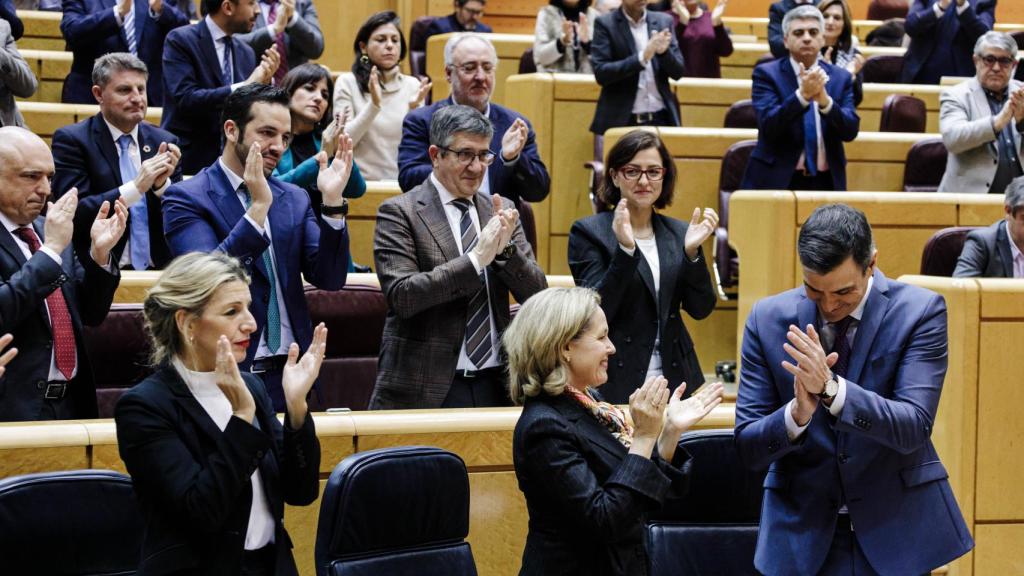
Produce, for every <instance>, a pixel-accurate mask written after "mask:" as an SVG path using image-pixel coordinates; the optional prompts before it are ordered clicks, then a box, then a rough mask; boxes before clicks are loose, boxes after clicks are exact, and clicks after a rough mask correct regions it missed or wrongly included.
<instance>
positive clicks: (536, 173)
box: [398, 96, 551, 202]
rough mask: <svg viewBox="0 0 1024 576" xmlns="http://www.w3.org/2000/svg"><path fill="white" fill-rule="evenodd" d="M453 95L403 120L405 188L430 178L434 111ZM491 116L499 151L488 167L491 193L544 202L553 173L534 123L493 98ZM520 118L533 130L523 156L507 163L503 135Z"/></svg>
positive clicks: (494, 146) (401, 164)
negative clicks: (543, 158) (544, 158)
mask: <svg viewBox="0 0 1024 576" xmlns="http://www.w3.org/2000/svg"><path fill="white" fill-rule="evenodd" d="M451 105H452V98H451V96H449V97H448V98H445V99H444V100H442V101H440V102H435V103H433V104H431V105H430V106H421V107H420V108H417V109H415V110H413V111H412V112H409V113H408V114H407V115H406V116H405V121H404V122H403V123H402V142H401V144H399V145H398V184H399V185H400V186H401V187H402V191H403V192H408V191H409V190H412V189H413V188H415V187H417V186H419V185H420V184H422V183H423V181H424V180H426V179H427V178H428V177H429V176H430V173H431V171H433V166H431V164H430V155H429V154H428V153H427V150H428V149H429V148H430V119H431V118H433V116H434V112H436V111H437V110H438V109H439V108H441V107H443V106H451ZM490 108H491V109H490V113H489V114H488V116H487V117H488V118H489V119H490V121H491V125H492V126H494V137H493V138H491V150H492V151H493V152H494V153H496V154H498V157H497V158H495V159H494V163H493V164H491V165H490V166H488V167H487V179H488V182H489V183H490V186H491V194H500V195H502V196H504V197H505V198H508V199H510V200H512V201H513V202H518V201H519V200H520V199H522V200H525V201H527V202H540V201H541V200H544V199H545V198H547V197H548V192H549V191H550V189H551V177H550V176H548V169H547V168H546V167H545V166H544V163H543V162H541V160H540V154H538V153H537V142H536V137H535V135H534V133H533V125H531V124H530V121H529V120H527V119H526V117H525V116H523V115H522V114H520V113H518V112H516V111H515V110H510V109H508V108H505V107H504V106H499V105H497V104H495V103H494V102H491V105H490ZM516 118H522V119H523V121H524V122H526V126H527V128H528V129H529V134H528V135H527V137H526V144H524V145H523V149H522V151H520V153H519V160H518V161H516V163H515V164H513V165H511V166H506V165H505V163H504V162H503V161H502V160H501V154H500V151H501V138H502V136H504V135H505V131H506V130H508V127H509V126H511V125H512V123H513V122H515V120H516Z"/></svg>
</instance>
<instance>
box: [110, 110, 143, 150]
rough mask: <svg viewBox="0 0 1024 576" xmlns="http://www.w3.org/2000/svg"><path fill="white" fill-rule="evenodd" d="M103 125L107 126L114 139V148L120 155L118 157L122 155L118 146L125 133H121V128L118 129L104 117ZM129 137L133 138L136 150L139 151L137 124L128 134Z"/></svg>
mask: <svg viewBox="0 0 1024 576" xmlns="http://www.w3.org/2000/svg"><path fill="white" fill-rule="evenodd" d="M103 123H104V124H106V125H107V130H110V137H111V138H113V139H114V148H116V149H117V153H118V155H120V154H121V148H120V147H119V146H118V145H117V140H118V139H119V138H120V137H121V136H123V135H124V134H125V133H124V132H121V129H120V128H118V127H117V126H114V125H113V124H111V123H110V122H109V121H107V118H106V117H105V116H104V117H103ZM128 135H129V136H131V137H132V144H135V148H136V149H138V148H139V125H138V124H136V125H135V126H134V127H133V128H132V131H131V132H128Z"/></svg>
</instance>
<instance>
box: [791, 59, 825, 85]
mask: <svg viewBox="0 0 1024 576" xmlns="http://www.w3.org/2000/svg"><path fill="white" fill-rule="evenodd" d="M820 60H821V55H820V54H819V55H818V60H815V61H814V66H811V67H810V68H808V69H807V71H808V72H810V71H811V70H814V69H815V68H817V67H818V62H819V61H820ZM789 64H790V65H791V66H792V67H793V73H794V74H796V78H797V80H798V81H799V80H800V63H799V62H797V61H796V59H795V58H793V57H792V56H790V57H789Z"/></svg>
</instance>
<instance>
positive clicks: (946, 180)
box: [939, 32, 1024, 194]
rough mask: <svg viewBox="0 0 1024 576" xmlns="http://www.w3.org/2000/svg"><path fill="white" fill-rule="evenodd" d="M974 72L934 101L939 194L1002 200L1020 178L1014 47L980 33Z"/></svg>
mask: <svg viewBox="0 0 1024 576" xmlns="http://www.w3.org/2000/svg"><path fill="white" fill-rule="evenodd" d="M974 66H975V69H976V70H977V73H976V75H975V76H974V78H971V79H970V80H968V81H966V82H962V83H960V84H957V85H956V86H953V87H951V88H949V89H947V90H944V91H943V92H942V95H941V96H940V97H939V132H941V133H942V141H943V143H945V145H946V149H947V150H948V151H949V154H948V159H947V160H946V173H945V174H944V175H943V176H942V182H941V183H940V184H939V191H940V192H972V193H978V194H984V193H986V192H987V193H989V194H1002V193H1003V192H1004V191H1005V190H1006V185H1007V184H1009V183H1010V181H1011V180H1013V179H1014V178H1016V177H1018V176H1021V175H1022V174H1024V172H1022V171H1021V158H1020V154H1021V130H1024V85H1022V84H1021V83H1020V82H1018V81H1017V80H1012V79H1011V76H1013V71H1014V68H1015V67H1016V66H1017V42H1016V41H1015V40H1014V39H1013V37H1012V36H1010V35H1009V34H1004V33H1002V32H987V33H985V34H984V35H982V36H981V37H980V38H978V41H977V42H976V43H975V45H974Z"/></svg>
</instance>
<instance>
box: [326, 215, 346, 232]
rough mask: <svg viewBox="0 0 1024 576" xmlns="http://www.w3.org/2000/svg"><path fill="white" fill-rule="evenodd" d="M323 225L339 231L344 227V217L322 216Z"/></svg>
mask: <svg viewBox="0 0 1024 576" xmlns="http://www.w3.org/2000/svg"><path fill="white" fill-rule="evenodd" d="M323 221H324V224H327V225H328V226H330V227H331V228H334V229H335V230H341V229H342V228H344V226H345V217H344V216H342V217H341V218H335V217H333V216H323Z"/></svg>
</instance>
